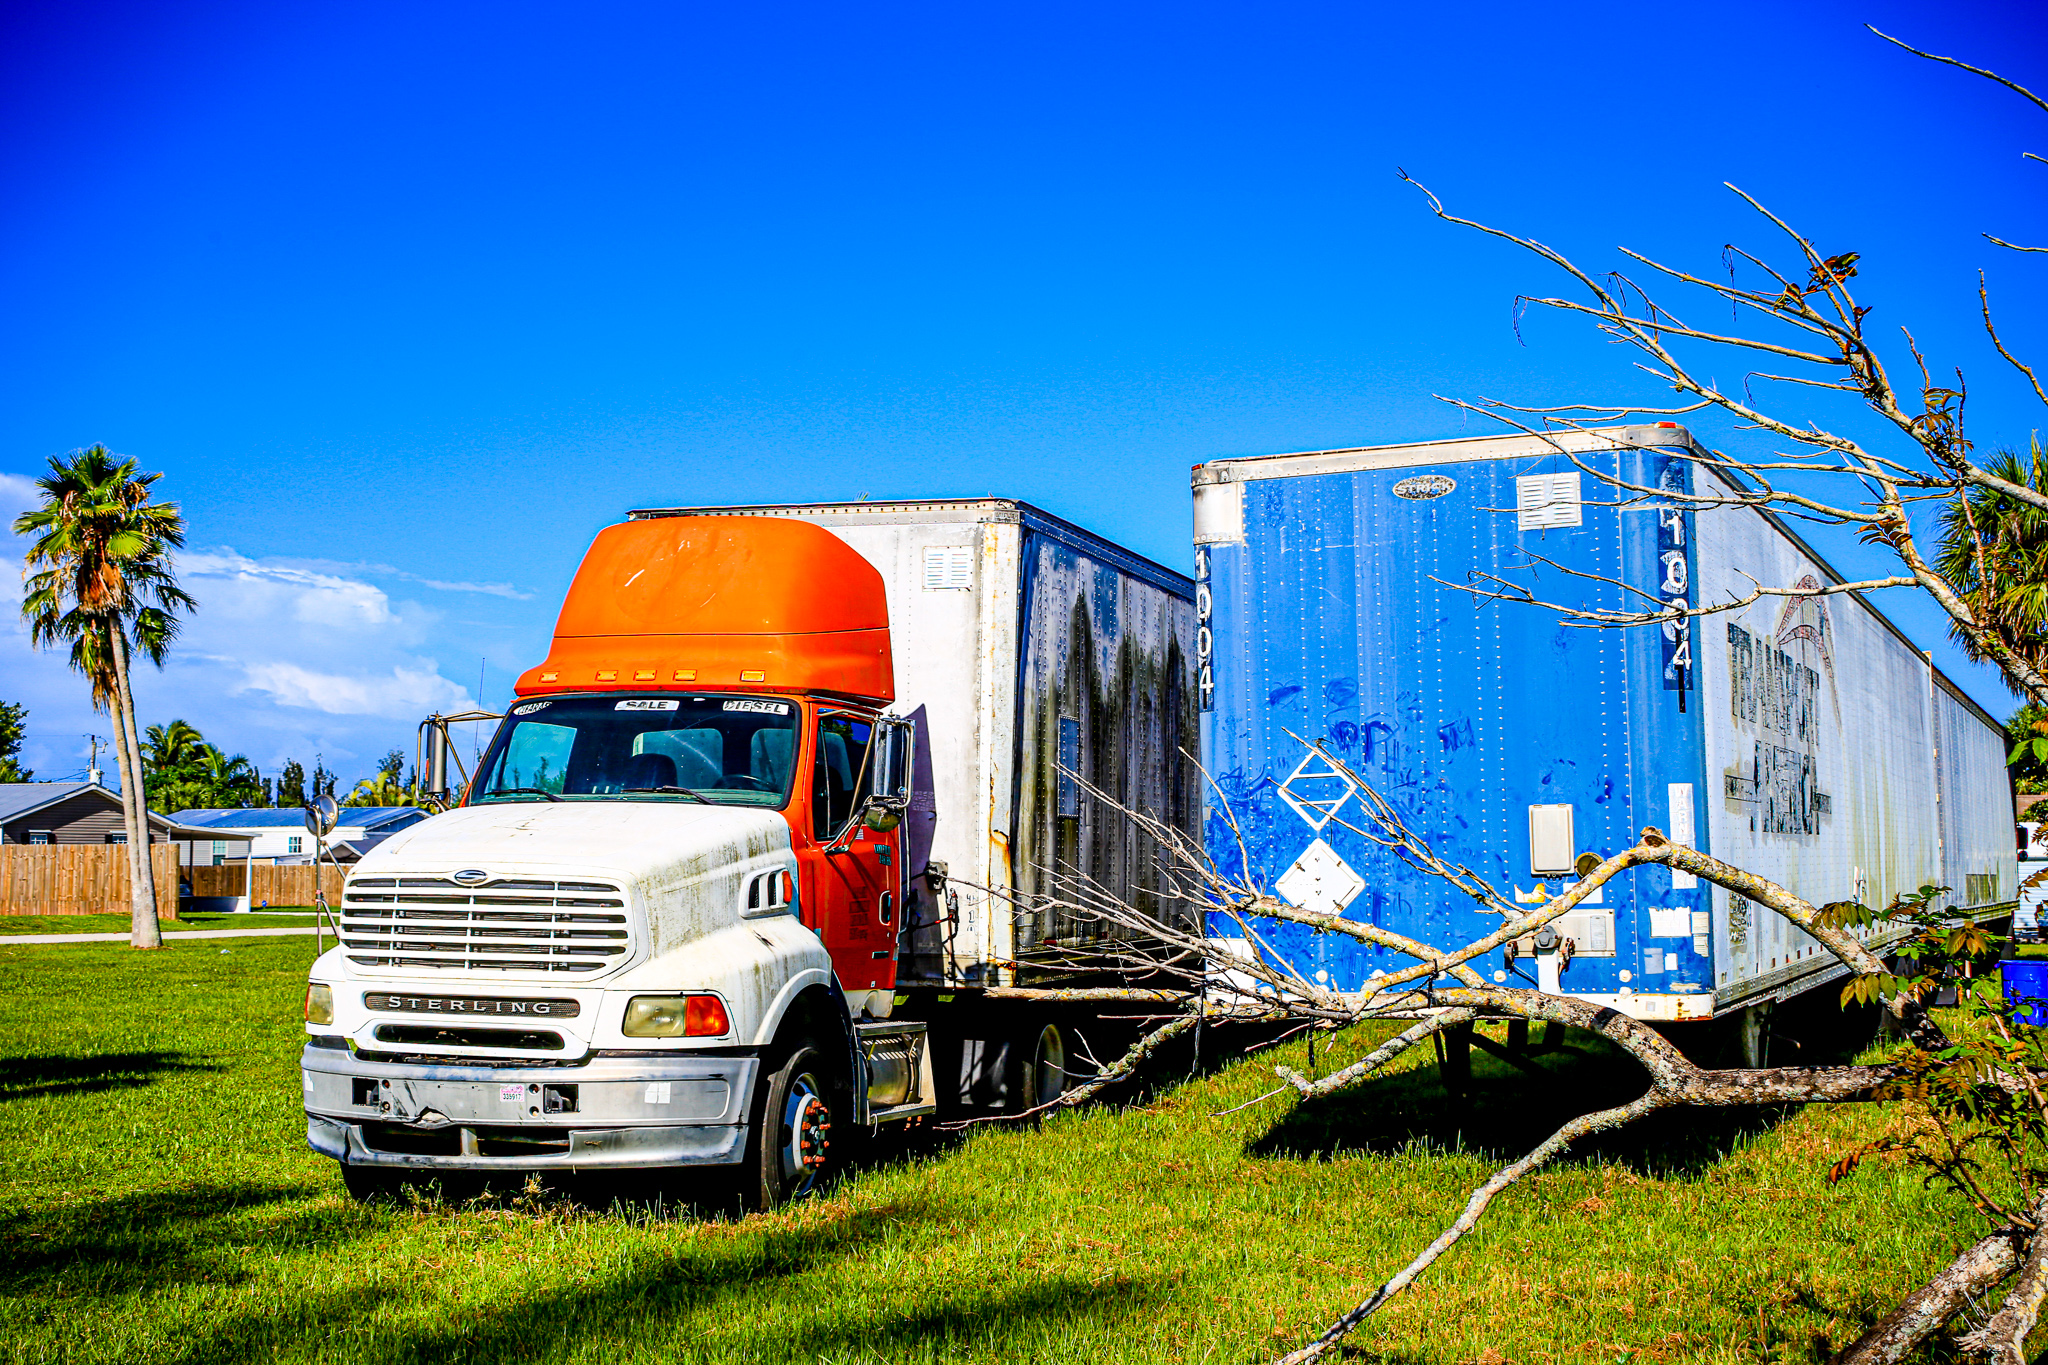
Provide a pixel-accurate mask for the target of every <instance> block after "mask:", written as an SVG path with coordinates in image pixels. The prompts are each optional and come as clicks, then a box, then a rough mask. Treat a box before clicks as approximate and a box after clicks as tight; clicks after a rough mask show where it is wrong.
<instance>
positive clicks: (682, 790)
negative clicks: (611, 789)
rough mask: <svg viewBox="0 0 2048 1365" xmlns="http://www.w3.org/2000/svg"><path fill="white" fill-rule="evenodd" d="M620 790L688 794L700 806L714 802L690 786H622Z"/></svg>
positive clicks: (666, 794)
mask: <svg viewBox="0 0 2048 1365" xmlns="http://www.w3.org/2000/svg"><path fill="white" fill-rule="evenodd" d="M619 790H620V791H622V792H660V793H661V794H662V795H664V796H669V795H673V796H687V797H689V798H690V799H691V800H692V801H695V802H696V803H697V804H698V805H700V806H708V805H710V804H712V803H711V802H710V801H708V800H706V799H705V798H704V795H703V793H701V792H697V791H693V790H692V789H690V788H689V787H621V788H619Z"/></svg>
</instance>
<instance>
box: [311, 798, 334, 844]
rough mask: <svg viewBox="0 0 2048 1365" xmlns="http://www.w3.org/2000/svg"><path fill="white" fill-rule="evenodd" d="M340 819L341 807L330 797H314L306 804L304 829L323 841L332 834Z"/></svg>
mask: <svg viewBox="0 0 2048 1365" xmlns="http://www.w3.org/2000/svg"><path fill="white" fill-rule="evenodd" d="M340 819H341V807H340V806H338V805H336V804H335V801H334V798H333V797H331V796H316V797H314V798H313V799H312V800H311V801H308V802H307V803H306V828H307V830H308V831H310V832H311V833H312V834H314V835H315V836H317V837H319V838H322V839H324V838H326V837H327V836H328V835H329V834H330V833H332V832H333V830H334V826H335V823H336V822H337V821H339V820H340Z"/></svg>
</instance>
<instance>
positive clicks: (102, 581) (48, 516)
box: [14, 445, 195, 948]
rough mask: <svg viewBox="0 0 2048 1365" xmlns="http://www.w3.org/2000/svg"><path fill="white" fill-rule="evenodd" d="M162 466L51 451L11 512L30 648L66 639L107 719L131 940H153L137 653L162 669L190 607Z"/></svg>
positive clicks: (158, 938) (150, 944) (159, 939)
mask: <svg viewBox="0 0 2048 1365" xmlns="http://www.w3.org/2000/svg"><path fill="white" fill-rule="evenodd" d="M162 477H163V476H162V475H161V474H142V473H138V472H137V469H136V462H135V461H134V460H123V459H121V458H120V457H119V456H116V455H115V454H113V453H112V452H111V451H109V450H108V449H107V448H106V447H105V446H103V445H96V446H93V447H92V448H90V449H88V450H79V451H73V452H72V453H71V455H70V456H69V457H67V458H65V459H57V458H54V457H53V458H52V459H51V460H50V472H49V473H48V474H46V475H44V476H43V477H42V478H40V479H37V480H36V487H37V488H38V489H40V490H41V491H42V495H43V503H42V505H41V506H40V507H37V508H36V509H34V510H33V511H29V512H24V513H23V514H22V515H21V516H20V517H18V518H16V519H15V522H14V533H15V534H16V535H24V536H33V537H35V539H34V540H33V541H32V542H31V543H30V545H29V550H28V554H27V556H26V558H27V564H28V568H29V569H30V570H31V571H32V572H30V573H29V574H28V575H27V576H26V578H25V580H24V584H23V587H24V592H23V596H22V601H21V614H22V618H23V619H24V620H26V621H27V622H28V626H29V638H30V639H31V640H32V641H33V642H34V643H35V645H36V646H37V647H38V648H45V649H47V648H51V647H54V646H56V645H60V644H67V643H68V644H69V645H70V654H71V666H72V667H73V668H74V669H76V670H78V671H79V672H80V673H82V674H84V675H85V677H86V679H87V681H88V682H90V683H91V685H92V701H93V705H94V707H96V708H97V709H99V710H101V711H105V712H108V713H109V714H110V715H111V716H112V718H113V722H114V754H115V758H116V760H117V762H118V763H119V765H120V770H121V811H122V815H123V817H124V819H125V820H126V822H127V826H128V866H129V874H130V875H129V883H128V884H129V890H130V892H131V896H132V900H131V906H132V912H131V913H132V918H131V927H130V929H129V934H128V942H129V944H130V945H131V946H133V947H137V948H160V947H162V946H163V935H162V932H161V930H160V929H159V927H158V925H157V916H156V879H155V877H154V875H153V874H152V870H151V866H150V859H149V811H148V807H147V805H146V804H145V795H144V791H143V779H142V755H141V752H140V749H139V747H138V744H137V741H136V733H135V694H134V691H133V689H132V687H131V685H130V683H131V673H132V669H131V667H130V665H131V664H132V662H133V660H134V657H135V656H136V655H137V654H140V655H141V656H142V657H143V658H146V659H148V660H149V661H150V662H152V663H154V664H156V665H157V666H158V667H162V666H163V662H164V657H165V655H166V654H167V653H168V652H169V649H170V643H171V641H172V639H173V638H175V637H176V635H177V632H178V618H177V613H178V612H179V611H189V610H191V609H192V607H193V606H194V605H195V603H194V602H193V601H192V598H191V596H190V595H189V594H187V593H186V592H185V590H184V589H182V588H180V587H179V586H178V580H177V578H176V576H175V575H174V574H173V573H172V571H171V566H170V552H171V551H172V550H174V549H176V548H177V547H179V546H181V545H183V544H184V543H185V518H184V517H183V516H182V515H181V514H180V513H179V511H178V508H177V505H176V504H174V503H154V504H152V503H151V502H150V501H149V496H150V485H151V484H153V483H155V482H156V481H157V480H158V479H160V478H162Z"/></svg>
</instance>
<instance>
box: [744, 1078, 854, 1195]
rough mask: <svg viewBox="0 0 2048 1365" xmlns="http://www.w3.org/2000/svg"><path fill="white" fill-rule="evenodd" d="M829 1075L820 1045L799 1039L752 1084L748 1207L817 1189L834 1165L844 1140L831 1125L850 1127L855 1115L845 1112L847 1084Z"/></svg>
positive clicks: (746, 1175)
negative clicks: (844, 1098)
mask: <svg viewBox="0 0 2048 1365" xmlns="http://www.w3.org/2000/svg"><path fill="white" fill-rule="evenodd" d="M833 1080H834V1077H833V1076H832V1074H831V1072H830V1070H829V1068H828V1065H827V1060H826V1054H825V1052H824V1051H823V1049H821V1048H819V1047H818V1045H817V1044H816V1043H814V1042H813V1041H812V1040H811V1039H809V1038H801V1039H798V1040H797V1042H796V1044H795V1045H794V1046H793V1047H791V1048H790V1049H789V1050H788V1051H787V1052H786V1053H784V1054H783V1059H782V1063H781V1065H779V1066H777V1067H776V1068H775V1070H774V1071H772V1072H770V1073H769V1074H768V1075H767V1076H766V1077H764V1078H763V1079H762V1081H761V1084H760V1085H759V1086H757V1087H756V1088H755V1091H754V1107H753V1115H752V1122H751V1123H750V1124H749V1125H748V1130H747V1165H746V1167H745V1176H744V1179H745V1182H746V1188H745V1196H746V1197H745V1199H744V1201H743V1202H744V1203H745V1204H746V1205H747V1207H749V1208H750V1209H753V1210H755V1211H765V1210H768V1209H774V1208H780V1207H781V1206H782V1205H784V1204H787V1203H788V1202H790V1201H791V1200H792V1199H802V1198H804V1197H805V1196H807V1195H809V1194H812V1193H815V1192H816V1191H817V1189H818V1188H819V1186H820V1185H822V1184H823V1183H824V1182H825V1180H826V1179H827V1178H828V1177H829V1176H830V1175H831V1174H832V1172H833V1171H834V1170H835V1169H836V1168H837V1167H838V1165H839V1160H838V1157H839V1155H840V1150H841V1148H842V1147H843V1143H841V1142H839V1141H838V1140H836V1139H835V1138H834V1136H833V1130H834V1129H835V1128H838V1127H839V1126H840V1125H842V1124H843V1125H847V1127H848V1128H850V1127H851V1124H852V1119H853V1115H852V1114H851V1113H850V1112H843V1111H844V1110H845V1102H844V1100H843V1099H841V1098H840V1097H841V1096H842V1095H843V1094H844V1093H845V1088H844V1087H843V1086H839V1085H835V1084H833Z"/></svg>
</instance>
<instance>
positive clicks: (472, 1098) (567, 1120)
mask: <svg viewBox="0 0 2048 1365" xmlns="http://www.w3.org/2000/svg"><path fill="white" fill-rule="evenodd" d="M759 1067H760V1060H759V1058H757V1057H751V1056H716V1057H705V1056H690V1055H686V1054H679V1055H675V1056H663V1057H593V1058H591V1059H590V1060H588V1061H587V1062H585V1063H584V1064H583V1065H581V1066H574V1067H561V1066H547V1067H516V1066H515V1067H507V1066H489V1067H484V1066H461V1065H449V1066H433V1065H424V1064H413V1063H394V1062H372V1061H367V1060H365V1059H363V1058H361V1057H358V1056H356V1055H355V1054H353V1053H350V1052H347V1051H345V1050H342V1049H339V1048H324V1047H313V1046H310V1045H309V1046H308V1047H307V1048H306V1049H305V1052H304V1053H303V1054H302V1055H301V1057H300V1060H299V1074H300V1079H301V1082H302V1084H303V1088H304V1093H305V1103H306V1142H307V1144H308V1145H309V1146H311V1147H312V1148H313V1150H314V1151H316V1152H319V1153H321V1154H323V1155H325V1156H331V1157H333V1158H335V1159H336V1160H338V1161H346V1162H348V1163H350V1164H351V1165H361V1166H387V1167H400V1168H409V1169H433V1170H467V1171H494V1170H518V1171H530V1170H548V1169H561V1170H620V1169H628V1168H634V1167H652V1166H706V1165H730V1164H732V1163H734V1162H737V1161H739V1160H740V1159H741V1157H742V1154H743V1150H744V1148H745V1146H746V1137H747V1124H746V1118H747V1104H748V1100H749V1098H750V1097H751V1096H752V1094H753V1090H754V1079H755V1073H756V1072H757V1071H758V1070H759Z"/></svg>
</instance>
